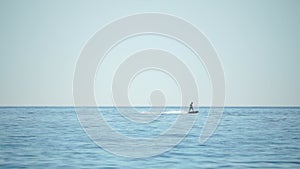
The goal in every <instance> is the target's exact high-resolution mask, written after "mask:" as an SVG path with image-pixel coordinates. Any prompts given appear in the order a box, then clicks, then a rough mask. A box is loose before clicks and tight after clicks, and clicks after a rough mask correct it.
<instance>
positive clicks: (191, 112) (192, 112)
mask: <svg viewBox="0 0 300 169" xmlns="http://www.w3.org/2000/svg"><path fill="white" fill-rule="evenodd" d="M198 112H199V111H189V112H188V113H190V114H194V113H198Z"/></svg>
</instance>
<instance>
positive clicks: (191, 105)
mask: <svg viewBox="0 0 300 169" xmlns="http://www.w3.org/2000/svg"><path fill="white" fill-rule="evenodd" d="M191 110H192V111H194V108H193V102H191V104H190V108H189V112H191Z"/></svg>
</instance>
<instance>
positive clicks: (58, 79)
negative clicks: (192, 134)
mask: <svg viewBox="0 0 300 169" xmlns="http://www.w3.org/2000/svg"><path fill="white" fill-rule="evenodd" d="M144 12H161V13H166V14H171V15H175V16H178V17H180V18H183V19H185V20H186V21H188V22H190V23H192V24H193V25H194V26H196V27H197V28H198V29H199V30H201V31H202V32H203V33H204V34H205V35H206V36H207V37H208V39H209V40H210V41H211V42H212V44H213V45H214V47H215V48H216V50H217V52H218V54H219V58H220V61H221V63H222V65H223V69H224V73H225V80H226V101H225V104H226V105H227V106H263V105H267V106H300V78H299V72H300V66H299V63H300V48H299V45H300V33H299V30H300V1H297V0H247V1H238V0H228V1H155V0H152V1H140V0H139V1H83V0H82V1H76V0H74V1H73V0H69V1H67V0H65V1H58V0H55V1H46V0H45V1H38V0H34V1H33V0H27V1H16V0H0V20H1V23H0V24H1V27H0V37H1V38H0V78H1V86H0V93H1V94H0V105H2V106H13V105H72V104H73V96H72V82H73V73H74V70H75V65H76V61H77V58H78V57H79V54H80V51H81V49H82V48H83V47H84V45H85V43H86V42H87V41H88V39H89V38H90V37H91V36H92V35H93V34H94V33H95V32H96V31H98V30H99V29H101V28H102V27H103V26H105V25H107V24H108V23H110V22H112V21H114V20H116V19H119V18H122V17H124V16H128V15H132V14H136V13H144ZM153 42H155V43H153ZM170 44H172V45H170ZM147 47H149V48H167V49H168V50H170V51H171V52H175V53H176V54H179V56H178V57H179V58H180V59H182V60H183V61H184V62H186V63H187V64H191V69H192V70H195V71H197V72H198V73H199V74H195V76H196V79H197V82H198V83H199V86H200V87H199V94H200V95H201V98H200V100H201V103H199V104H200V105H209V103H210V99H211V91H210V90H211V88H210V82H209V79H208V78H207V77H206V74H205V70H204V69H203V67H201V66H199V67H197V65H199V64H197V63H194V62H193V56H192V54H189V53H188V51H187V50H186V49H184V48H183V47H182V46H180V44H176V42H172V40H170V39H164V38H162V37H151V36H145V37H136V39H129V40H128V42H124V43H123V44H120V46H119V47H116V49H115V50H114V51H111V53H110V54H108V56H107V58H106V61H107V63H109V64H108V65H111V64H113V63H118V61H120V60H118V59H122V57H123V56H120V54H122V55H128V54H130V53H132V52H134V50H139V49H143V48H147ZM180 54H182V55H180ZM114 55H117V56H114ZM112 57H115V58H116V60H111V58H112ZM118 64H119V63H118ZM106 65H107V64H106ZM200 65H201V63H200ZM108 67H110V66H108ZM100 70H101V68H100ZM105 71H106V72H107V73H111V70H110V69H109V68H108V69H106V70H105V66H104V67H103V72H105ZM99 72H101V71H99ZM150 73H151V72H150ZM156 73H157V72H156ZM146 75H147V74H145V75H144V76H141V77H139V78H137V79H136V83H133V86H132V87H134V86H135V87H136V88H137V89H138V87H139V86H140V85H145V84H143V82H144V83H145V78H146ZM152 75H153V74H152ZM111 76H112V73H111V75H109V76H108V77H107V75H106V78H108V79H110V77H111ZM150 76H151V75H150ZM155 77H156V78H161V79H163V80H165V83H162V88H166V86H167V85H168V84H169V83H172V81H171V80H170V79H168V77H165V75H162V74H160V75H157V76H155ZM101 78H103V77H102V76H101V73H99V74H98V75H97V79H96V88H95V94H96V98H97V100H99V101H101V102H103V104H105V105H110V104H111V99H109V96H110V91H109V90H106V89H105V87H109V85H110V84H109V83H107V84H102V83H101V80H102V79H101ZM99 79H100V80H99ZM147 82H148V81H147ZM147 84H148V85H149V86H148V87H149V88H148V89H149V90H150V89H151V87H156V86H155V85H157V84H154V83H152V84H151V83H149V82H148V83H147ZM102 85H103V86H102ZM164 85H165V86H164ZM170 86H172V87H169V88H168V90H169V91H166V92H167V93H168V92H169V93H172V91H177V89H176V87H175V85H174V84H172V85H170ZM173 88H174V90H170V89H173ZM141 91H143V90H142V89H141ZM145 95H147V93H143V92H138V94H136V93H135V92H132V93H131V94H130V98H132V100H137V101H136V102H138V104H145V103H146V102H147V99H146V97H148V95H147V96H145ZM102 96H104V97H102ZM174 96H175V97H174V98H175V99H174V100H171V101H169V102H168V103H169V104H176V97H177V96H178V94H176V92H175V94H174Z"/></svg>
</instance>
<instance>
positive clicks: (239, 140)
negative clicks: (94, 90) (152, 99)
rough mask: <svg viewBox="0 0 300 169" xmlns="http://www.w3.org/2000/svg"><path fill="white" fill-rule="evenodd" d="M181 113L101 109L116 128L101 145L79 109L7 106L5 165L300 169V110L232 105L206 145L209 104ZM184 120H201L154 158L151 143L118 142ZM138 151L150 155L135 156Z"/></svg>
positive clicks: (0, 162)
mask: <svg viewBox="0 0 300 169" xmlns="http://www.w3.org/2000/svg"><path fill="white" fill-rule="evenodd" d="M82 109H84V108H82ZM87 109H88V108H87ZM134 109H135V110H137V111H138V112H140V113H139V114H137V116H140V117H144V115H145V114H147V113H145V112H149V107H137V108H134ZM179 109H180V108H179V107H166V108H164V110H163V112H164V113H162V112H160V113H159V115H157V116H155V118H153V119H151V120H149V121H143V122H139V121H137V120H133V119H131V118H129V117H127V116H125V115H124V114H122V113H120V112H119V109H118V108H117V107H99V108H97V110H99V116H100V117H102V119H103V121H102V124H103V125H106V126H107V127H109V128H110V129H111V130H103V131H101V136H102V137H101V138H100V139H99V140H98V141H100V144H98V143H99V142H97V141H95V140H93V139H92V138H90V135H88V134H87V132H86V128H85V127H87V126H84V125H83V124H82V123H81V122H80V120H79V118H78V116H77V115H78V114H77V111H76V108H74V107H1V108H0V168H14V169H15V168H30V169H35V168H72V169H76V168H88V169H92V168H174V169H176V168H184V169H187V168H230V169H240V168H272V169H275V168H289V169H290V168H295V169H299V168H300V108H299V107H225V108H224V112H223V115H222V117H221V119H220V122H219V123H218V126H217V128H216V130H215V131H214V132H213V134H212V135H211V136H210V137H209V138H208V139H207V140H206V141H205V142H204V143H200V142H199V138H200V135H201V132H202V131H203V126H204V125H205V124H206V120H207V118H208V114H209V113H208V112H209V107H200V108H195V109H197V110H199V113H197V114H187V113H186V114H185V113H181V112H180V111H178V110H179ZM129 110H131V109H129ZM87 112H88V110H87ZM128 112H129V113H130V111H128ZM128 112H127V113H128ZM144 113H145V114H144ZM179 116H182V117H191V116H193V121H192V122H191V121H189V122H191V123H190V124H192V125H191V128H190V130H188V131H187V133H182V134H181V135H172V134H170V135H168V136H167V137H168V138H170V139H171V140H172V137H174V138H175V137H176V138H179V137H181V139H180V140H179V142H178V143H176V144H175V145H172V146H171V147H164V146H166V143H167V141H168V140H166V142H164V140H163V139H162V140H160V142H157V143H156V144H155V147H154V148H157V149H153V151H157V152H156V154H153V155H151V153H150V154H147V153H148V152H147V151H150V150H149V148H148V149H147V146H148V145H143V146H142V147H135V148H131V145H130V144H127V143H126V142H124V141H122V140H117V139H114V138H111V137H113V134H115V133H117V134H119V135H122V136H125V137H128V138H131V139H133V140H134V139H141V138H142V139H143V138H152V139H154V140H155V139H156V138H159V137H160V136H161V135H166V133H167V131H168V130H169V129H170V128H174V126H175V124H176V121H178V120H180V118H179ZM183 120H184V118H183ZM189 122H188V121H187V123H189ZM86 124H88V123H86ZM102 124H101V125H102ZM163 138H165V137H163ZM101 139H103V140H106V143H110V145H111V146H114V147H115V148H119V150H122V151H127V152H123V153H125V154H127V156H124V155H122V152H121V153H120V152H118V149H115V150H113V151H111V150H108V149H107V147H105V146H104V145H101ZM109 139H111V140H110V141H109ZM131 143H132V145H134V144H135V142H131ZM136 144H138V143H136ZM152 146H153V145H152ZM124 147H125V148H124ZM164 148H165V149H164ZM137 150H139V153H140V154H143V153H145V154H146V156H144V157H142V156H141V157H139V156H130V151H132V153H134V152H136V151H137ZM151 150H152V149H151ZM161 150H163V151H161ZM160 151H161V152H160ZM128 155H129V156H128Z"/></svg>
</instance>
